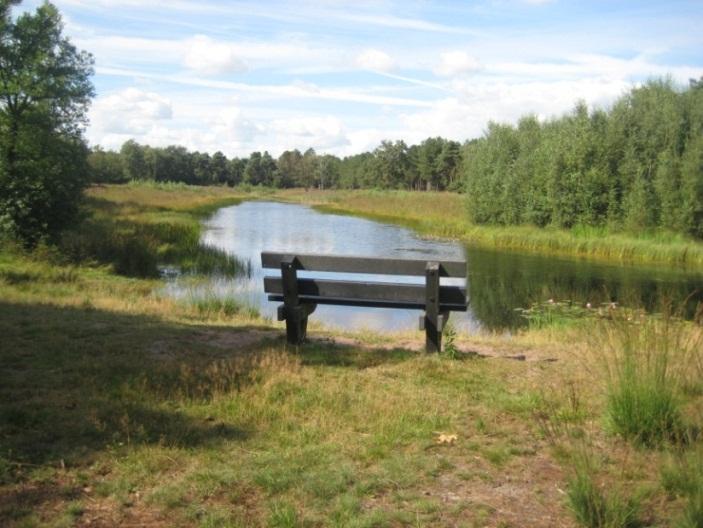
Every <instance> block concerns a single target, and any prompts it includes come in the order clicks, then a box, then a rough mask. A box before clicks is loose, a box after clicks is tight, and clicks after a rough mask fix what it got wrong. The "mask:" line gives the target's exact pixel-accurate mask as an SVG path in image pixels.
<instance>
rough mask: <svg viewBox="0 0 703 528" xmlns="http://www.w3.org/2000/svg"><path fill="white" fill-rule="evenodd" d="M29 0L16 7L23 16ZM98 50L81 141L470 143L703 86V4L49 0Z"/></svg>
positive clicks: (237, 147) (33, 1) (240, 149)
mask: <svg viewBox="0 0 703 528" xmlns="http://www.w3.org/2000/svg"><path fill="white" fill-rule="evenodd" d="M38 3H39V0H25V2H24V3H23V9H33V8H34V7H36V5H38ZM54 3H55V4H56V5H57V6H58V7H59V9H60V10H61V12H62V14H63V16H64V19H65V23H66V28H65V31H66V33H67V34H68V35H69V36H70V37H71V38H72V40H73V41H74V42H75V43H76V44H77V45H78V46H79V47H80V48H82V49H85V50H87V51H90V52H91V53H93V55H94V56H95V63H96V68H95V69H96V74H95V78H94V82H95V86H96V91H97V97H96V98H95V101H94V103H93V106H92V109H91V112H90V120H91V123H90V126H89V128H88V131H87V136H88V139H89V140H90V142H91V144H100V145H102V146H104V147H106V148H114V149H117V148H119V146H120V145H121V144H122V143H123V142H124V141H126V140H127V139H130V138H134V139H136V140H137V141H138V142H140V143H145V144H150V145H154V146H166V145H170V144H179V145H184V146H186V147H188V148H189V149H192V150H201V151H207V152H211V153H212V152H215V151H217V150H221V151H222V152H224V153H225V154H226V155H228V156H245V155H247V154H249V153H250V152H251V151H254V150H268V151H269V152H271V153H272V154H273V155H276V156H277V155H279V154H280V153H281V152H282V151H283V150H286V149H292V148H298V149H301V150H304V149H306V148H308V147H314V148H315V149H316V150H317V151H318V152H325V153H326V152H329V153H333V154H337V155H346V154H353V153H358V152H361V151H364V150H370V149H373V148H374V147H375V146H377V145H378V143H379V142H380V141H381V140H382V139H404V140H405V141H406V142H408V143H417V142H419V141H421V140H422V139H424V138H426V137H428V136H436V135H441V136H444V137H447V138H451V139H456V140H460V141H464V140H466V139H469V138H473V137H477V136H480V135H481V133H482V131H483V130H484V129H485V126H486V124H487V122H488V121H489V120H495V121H507V122H514V121H515V120H516V119H517V118H518V117H519V116H520V115H523V114H526V113H534V114H536V115H538V116H540V117H542V118H547V117H550V116H554V115H559V114H561V113H562V112H564V111H567V110H569V109H570V108H572V107H573V105H574V104H575V102H576V101H577V100H578V99H583V100H585V101H587V102H588V103H589V104H590V105H598V106H607V105H608V104H609V103H610V102H612V101H613V100H614V99H615V98H617V97H618V96H619V95H621V94H622V93H624V92H625V91H627V90H628V89H629V88H630V87H631V86H633V85H635V84H637V83H640V82H642V81H644V80H646V79H648V78H650V77H654V76H664V75H669V76H671V77H672V78H673V79H674V80H675V81H677V82H680V83H686V82H687V81H688V79H689V78H692V77H693V78H699V77H701V76H703V51H701V50H703V31H701V28H702V27H703V2H702V1H701V0H692V1H679V0H668V1H661V0H659V1H646V0H643V1H624V0H623V1H619V0H593V1H585V0H584V1H581V2H579V1H575V0H551V1H550V0H477V1H456V2H449V1H443V2H439V1H430V0H398V1H396V0H387V1H386V0H378V1H365V0H356V1H354V2H342V1H336V0H321V1H318V2H306V1H304V0H300V1H291V2H280V1H267V0H260V1H258V2H255V1H251V2H238V1H228V0H159V1H156V0H55V2H54Z"/></svg>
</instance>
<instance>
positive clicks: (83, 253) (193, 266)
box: [59, 183, 246, 277]
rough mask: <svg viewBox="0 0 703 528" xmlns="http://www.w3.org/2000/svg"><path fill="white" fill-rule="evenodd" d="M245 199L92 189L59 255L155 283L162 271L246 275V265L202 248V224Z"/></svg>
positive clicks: (183, 190) (144, 188)
mask: <svg viewBox="0 0 703 528" xmlns="http://www.w3.org/2000/svg"><path fill="white" fill-rule="evenodd" d="M243 197H244V194H243V193H241V192H235V191H232V190H229V189H227V188H218V187H216V188H206V189H199V188H193V187H188V186H185V185H175V184H142V183H140V184H131V185H126V186H117V185H111V186H99V187H93V188H91V189H90V190H89V191H88V197H87V206H88V209H87V213H86V218H85V219H84V221H83V222H82V223H81V224H80V225H78V226H77V227H76V228H75V229H73V230H71V231H68V232H66V233H65V234H64V235H63V238H62V241H61V243H60V244H59V253H60V255H61V256H62V257H63V258H66V259H68V260H69V261H70V262H72V263H87V264H90V263H91V262H97V263H101V264H108V265H110V266H111V267H112V269H113V270H114V271H115V272H116V273H118V274H120V275H125V276H136V277H157V276H158V275H159V269H160V267H162V266H172V267H176V268H178V270H179V271H181V272H184V273H197V274H223V275H236V274H238V273H242V272H245V271H246V263H242V262H240V261H239V260H238V259H236V258H235V257H232V256H231V255H228V254H227V253H225V252H224V251H222V250H220V249H217V248H213V247H206V246H203V245H202V244H201V243H200V220H201V219H202V218H203V217H204V216H206V215H208V214H210V213H211V212H213V211H215V210H216V209H217V208H218V207H222V206H225V205H232V204H236V203H239V202H240V201H241V200H242V198H243Z"/></svg>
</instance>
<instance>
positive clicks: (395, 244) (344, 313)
mask: <svg viewBox="0 0 703 528" xmlns="http://www.w3.org/2000/svg"><path fill="white" fill-rule="evenodd" d="M205 227H206V229H205V232H204V235H203V242H204V243H205V244H208V245H212V246H215V247H218V248H221V249H223V250H225V251H227V252H231V253H232V254H234V255H236V256H238V257H239V258H241V259H243V260H249V261H250V262H251V265H252V266H251V269H252V272H251V274H250V276H249V277H243V278H237V279H227V280H224V279H213V280H212V281H211V282H210V283H209V284H208V285H206V286H203V287H204V288H208V289H211V290H214V291H215V292H216V293H217V294H218V295H235V296H236V297H237V298H239V299H240V300H242V301H243V302H245V303H246V304H248V305H250V306H254V307H257V308H258V309H259V310H260V311H261V313H262V314H264V315H268V316H270V317H275V311H276V303H271V302H269V301H268V300H267V299H266V296H265V294H264V293H263V276H264V274H265V273H264V271H263V270H262V269H261V260H260V253H261V251H263V250H269V251H284V252H293V253H294V252H299V253H325V254H338V255H352V256H379V257H398V258H419V259H430V258H432V259H438V260H441V259H452V260H463V259H466V260H467V262H468V280H467V282H468V284H467V288H468V292H469V298H470V308H469V311H468V312H467V313H466V314H457V313H454V314H452V319H451V320H452V323H453V324H454V326H455V327H457V328H458V329H459V330H460V331H476V330H477V329H479V328H487V329H494V330H495V329H497V330H501V329H509V328H514V327H516V326H519V325H520V324H523V323H524V321H523V320H521V318H520V316H519V314H518V312H516V310H515V309H516V308H520V307H527V306H529V305H530V303H532V302H538V301H544V300H546V299H549V298H553V299H558V300H566V299H571V300H574V301H576V302H581V303H584V304H585V303H586V302H591V303H593V304H597V303H600V302H605V301H610V300H615V301H618V302H620V303H621V304H628V305H637V306H644V307H647V308H649V309H651V308H654V307H656V305H657V304H658V303H659V302H660V300H661V299H662V298H663V297H668V298H670V299H671V300H673V301H674V302H675V303H677V302H682V301H683V300H684V299H685V298H686V297H687V296H689V295H690V294H691V292H693V291H694V290H696V289H698V290H699V292H698V294H696V295H694V296H693V297H692V298H691V299H689V307H692V306H693V304H694V303H695V302H696V301H697V300H703V296H701V291H703V275H701V274H691V273H684V272H680V271H667V270H664V269H654V270H651V269H639V268H631V267H627V268H626V267H620V266H614V265H607V264H594V263H588V262H582V261H577V260H569V259H555V258H547V257H537V256H526V255H519V254H512V253H506V252H501V251H486V250H479V249H476V248H465V247H463V246H462V245H460V244H458V243H454V242H444V241H437V240H426V239H422V238H420V237H418V236H417V235H416V234H414V233H413V232H412V231H410V230H408V229H405V228H402V227H397V226H392V225H387V224H381V223H378V222H373V221H370V220H365V219H361V218H355V217H349V216H341V215H330V214H322V213H318V212H316V211H314V210H312V209H310V208H309V207H306V206H301V205H291V204H282V203H275V202H245V203H242V204H240V205H237V206H232V207H226V208H223V209H220V210H219V211H218V212H217V213H216V214H215V215H214V216H212V217H211V218H210V219H209V220H208V221H207V222H206V226H205ZM266 273H271V274H273V273H275V271H274V270H269V271H267V272H266ZM325 275H329V276H335V277H343V278H346V277H348V275H346V274H325ZM301 276H305V273H301ZM357 277H358V276H357ZM364 278H365V279H367V280H368V279H369V278H370V279H371V280H373V279H374V278H380V277H373V276H371V277H369V276H365V277H364ZM385 279H387V277H385ZM392 280H403V281H407V282H415V281H420V282H421V281H422V278H409V277H394V278H393V279H392ZM167 290H168V291H169V292H170V294H172V295H174V296H179V295H185V292H186V288H185V287H184V284H183V280H182V279H177V280H175V281H172V282H171V283H170V284H169V285H168V287H167ZM690 309H691V308H690ZM418 313H419V312H417V311H413V310H385V309H384V310H381V309H369V308H353V307H338V306H319V307H318V309H317V311H316V312H315V314H314V315H313V318H314V319H315V320H317V321H321V322H322V323H324V324H325V325H326V326H332V327H341V328H345V329H354V330H357V329H362V328H367V329H372V330H400V329H416V328H417V320H418Z"/></svg>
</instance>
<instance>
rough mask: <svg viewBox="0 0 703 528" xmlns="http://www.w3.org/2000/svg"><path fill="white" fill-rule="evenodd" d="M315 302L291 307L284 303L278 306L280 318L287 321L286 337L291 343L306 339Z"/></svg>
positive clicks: (294, 343)
mask: <svg viewBox="0 0 703 528" xmlns="http://www.w3.org/2000/svg"><path fill="white" fill-rule="evenodd" d="M315 308H317V305H315V304H300V305H298V306H294V307H291V308H288V307H286V306H285V305H284V304H282V305H281V306H279V307H278V320H279V321H283V320H284V319H285V321H286V339H287V340H288V343H290V344H291V345H300V344H301V343H303V342H304V341H305V337H306V335H307V330H308V316H309V315H310V314H311V313H313V312H314V311H315Z"/></svg>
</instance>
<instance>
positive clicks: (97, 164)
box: [88, 147, 126, 183]
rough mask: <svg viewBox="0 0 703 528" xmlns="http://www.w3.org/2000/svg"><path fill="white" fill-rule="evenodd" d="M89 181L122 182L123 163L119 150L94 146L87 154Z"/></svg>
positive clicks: (123, 179) (123, 176) (123, 177)
mask: <svg viewBox="0 0 703 528" xmlns="http://www.w3.org/2000/svg"><path fill="white" fill-rule="evenodd" d="M88 166H89V167H90V181H91V182H94V183H124V181H125V180H126V178H125V174H124V164H123V162H122V156H121V155H120V153H119V152H113V151H111V150H107V151H105V150H103V149H102V148H100V147H95V148H93V149H92V150H91V151H90V154H88Z"/></svg>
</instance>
